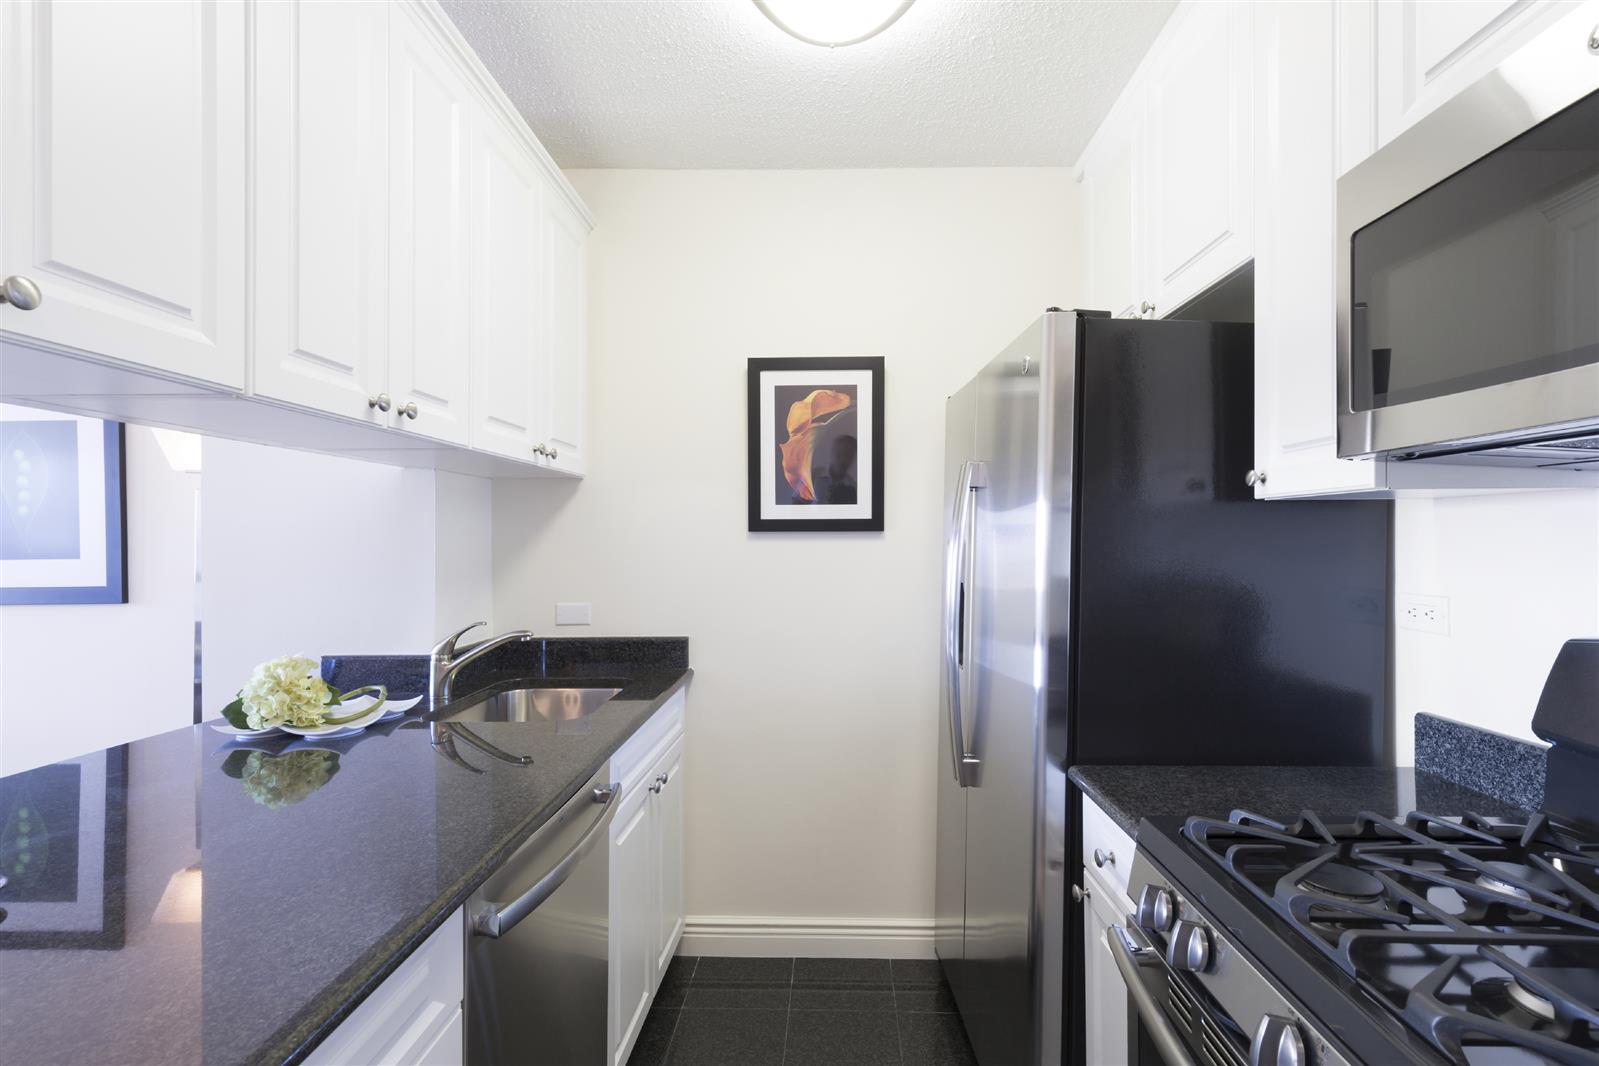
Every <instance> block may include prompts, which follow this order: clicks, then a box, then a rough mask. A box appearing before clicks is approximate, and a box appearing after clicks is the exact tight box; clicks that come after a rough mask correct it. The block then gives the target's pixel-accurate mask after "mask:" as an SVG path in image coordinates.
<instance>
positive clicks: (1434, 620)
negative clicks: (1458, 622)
mask: <svg viewBox="0 0 1599 1066" xmlns="http://www.w3.org/2000/svg"><path fill="white" fill-rule="evenodd" d="M1396 607H1397V609H1398V612H1399V628H1400V629H1414V630H1417V631H1418V632H1422V633H1436V634H1437V635H1438V636H1440V637H1447V636H1448V635H1449V597H1448V596H1422V595H1420V594H1419V593H1414V592H1402V593H1400V594H1399V597H1398V602H1397V604H1396Z"/></svg>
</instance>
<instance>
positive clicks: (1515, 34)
mask: <svg viewBox="0 0 1599 1066" xmlns="http://www.w3.org/2000/svg"><path fill="white" fill-rule="evenodd" d="M1576 6H1578V5H1577V0H1473V2H1471V3H1448V4H1441V3H1435V2H1433V0H1386V2H1383V3H1378V4H1376V5H1375V8H1376V10H1375V19H1376V42H1377V57H1376V64H1377V67H1376V77H1377V143H1378V144H1379V145H1382V144H1386V143H1387V142H1389V141H1391V140H1393V138H1394V137H1396V136H1398V135H1399V134H1400V133H1401V132H1402V131H1404V130H1405V129H1406V128H1408V127H1409V126H1410V125H1411V124H1412V123H1414V122H1415V121H1416V120H1417V119H1419V118H1421V117H1422V116H1423V115H1425V114H1427V113H1428V112H1429V111H1431V110H1433V109H1434V108H1435V107H1437V106H1438V105H1439V104H1441V103H1443V102H1444V101H1445V100H1447V99H1449V98H1450V97H1451V96H1453V95H1455V94H1456V93H1458V92H1459V91H1460V90H1461V89H1464V88H1465V87H1466V86H1468V85H1470V84H1471V83H1472V82H1474V81H1476V80H1477V79H1478V78H1480V77H1482V76H1483V75H1484V74H1487V73H1488V72H1489V71H1491V70H1492V69H1493V68H1494V67H1495V66H1497V65H1498V64H1499V62H1500V61H1501V60H1502V59H1504V58H1505V57H1506V56H1507V55H1509V54H1510V53H1511V52H1513V51H1514V50H1515V49H1516V48H1517V47H1519V46H1520V45H1521V44H1522V43H1524V42H1525V41H1526V40H1527V39H1528V38H1530V37H1532V36H1533V35H1535V34H1536V33H1537V32H1538V31H1539V30H1541V29H1543V28H1544V27H1545V26H1547V25H1549V24H1550V23H1551V22H1553V21H1555V20H1556V19H1558V18H1559V17H1560V16H1561V15H1563V14H1566V13H1568V12H1570V11H1571V10H1572V9H1573V8H1574V7H1576Z"/></svg>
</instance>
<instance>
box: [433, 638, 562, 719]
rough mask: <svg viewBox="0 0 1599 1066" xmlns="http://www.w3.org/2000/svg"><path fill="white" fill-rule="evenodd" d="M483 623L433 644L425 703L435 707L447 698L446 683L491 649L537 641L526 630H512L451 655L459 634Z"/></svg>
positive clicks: (448, 691)
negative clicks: (520, 642) (462, 668)
mask: <svg viewBox="0 0 1599 1066" xmlns="http://www.w3.org/2000/svg"><path fill="white" fill-rule="evenodd" d="M487 624H488V623H486V622H473V623H472V624H471V625H469V626H463V627H461V628H460V629H457V630H456V631H455V632H454V633H451V634H450V635H449V636H447V637H445V638H444V639H443V640H441V641H439V642H438V643H437V644H435V645H433V651H432V653H431V654H429V655H428V703H429V704H430V705H432V706H437V705H438V704H440V703H443V702H444V701H445V700H447V699H449V698H450V682H451V681H453V680H454V679H455V675H456V674H457V673H459V672H460V670H461V667H463V666H466V665H468V664H469V663H474V662H476V661H477V660H479V659H481V658H483V656H485V655H487V654H488V653H489V652H491V651H493V650H494V649H495V648H498V647H500V646H501V645H504V644H513V643H516V642H518V641H524V640H537V639H538V637H536V636H535V635H534V634H533V633H532V632H531V631H530V630H526V629H516V630H512V631H511V632H509V633H502V634H501V635H499V636H497V637H490V638H489V639H488V640H485V641H483V642H482V643H481V644H474V645H472V646H471V647H470V648H468V649H466V651H464V652H461V653H460V654H459V655H457V654H456V652H455V644H456V641H458V640H460V639H461V637H462V635H463V634H465V633H467V632H469V631H470V630H473V629H476V628H477V627H478V626H481V625H487Z"/></svg>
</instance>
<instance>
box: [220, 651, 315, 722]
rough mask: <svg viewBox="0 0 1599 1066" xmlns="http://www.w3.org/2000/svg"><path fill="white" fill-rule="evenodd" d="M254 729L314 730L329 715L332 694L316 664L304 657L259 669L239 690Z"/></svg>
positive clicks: (277, 661) (287, 658) (272, 661)
mask: <svg viewBox="0 0 1599 1066" xmlns="http://www.w3.org/2000/svg"><path fill="white" fill-rule="evenodd" d="M239 698H240V699H241V700H243V701H244V715H245V718H246V719H247V720H248V721H249V723H250V728H251V729H267V728H269V727H271V726H279V725H291V726H298V727H301V728H314V727H316V726H319V725H321V724H322V722H323V719H324V718H325V717H326V715H327V709H328V701H329V700H330V699H331V698H332V692H331V690H330V689H329V688H328V686H327V683H326V682H325V681H323V680H322V678H321V676H320V674H319V672H318V670H317V664H316V661H315V660H313V659H309V658H306V657H305V656H303V655H286V656H284V657H283V658H281V659H270V660H268V661H267V662H264V663H262V664H261V665H260V666H257V667H256V668H255V672H254V673H252V674H251V675H250V680H249V681H247V682H245V684H244V688H242V689H240V690H239Z"/></svg>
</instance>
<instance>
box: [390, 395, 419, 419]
mask: <svg viewBox="0 0 1599 1066" xmlns="http://www.w3.org/2000/svg"><path fill="white" fill-rule="evenodd" d="M394 413H395V414H397V415H402V416H404V417H406V418H409V419H410V420H411V421H413V422H415V421H416V416H417V415H418V414H420V413H421V412H419V411H418V410H417V409H416V401H415V400H412V401H411V402H410V403H408V404H406V405H405V406H404V407H396V408H395V409H394Z"/></svg>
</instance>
